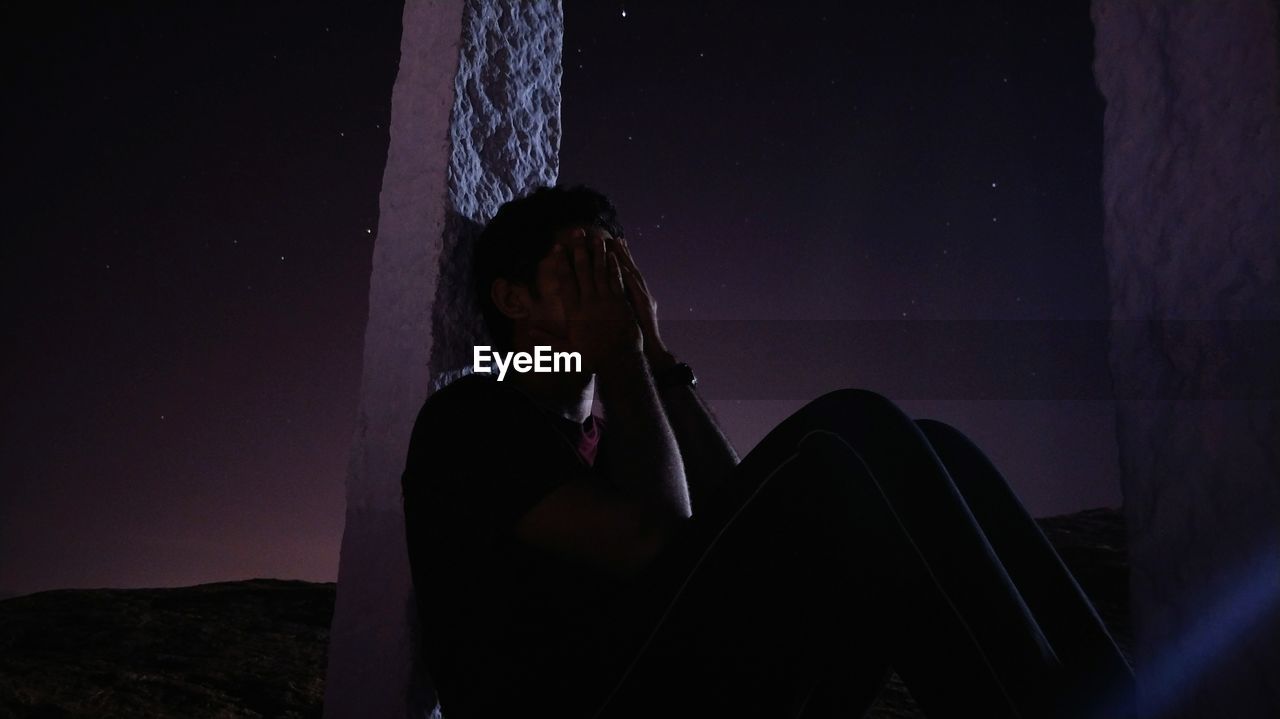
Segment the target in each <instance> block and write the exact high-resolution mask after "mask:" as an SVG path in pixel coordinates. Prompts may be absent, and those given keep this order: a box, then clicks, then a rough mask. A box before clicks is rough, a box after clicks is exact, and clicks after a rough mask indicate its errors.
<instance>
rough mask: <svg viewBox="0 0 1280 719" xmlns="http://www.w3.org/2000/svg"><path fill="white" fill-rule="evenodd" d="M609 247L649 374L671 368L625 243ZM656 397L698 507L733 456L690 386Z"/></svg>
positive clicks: (654, 307) (654, 309) (652, 304)
mask: <svg viewBox="0 0 1280 719" xmlns="http://www.w3.org/2000/svg"><path fill="white" fill-rule="evenodd" d="M615 246H616V248H617V254H618V258H619V260H620V264H621V267H622V276H623V281H624V283H625V284H626V287H627V298H628V301H629V302H630V303H631V306H632V307H633V308H634V309H635V312H636V315H637V320H638V322H639V324H640V329H641V333H642V335H643V338H644V353H645V356H646V358H647V360H648V362H649V364H650V366H651V367H652V369H653V370H654V371H656V372H660V371H662V370H665V369H668V368H670V367H672V366H674V365H675V364H676V359H675V356H674V355H672V354H671V352H669V351H668V350H667V348H666V346H665V345H664V344H663V342H662V337H661V335H659V334H658V303H657V302H656V301H655V300H654V299H653V295H652V294H650V292H649V288H648V286H647V285H646V284H645V281H644V277H643V276H642V275H641V274H640V270H639V269H638V268H637V267H636V264H635V260H634V259H633V258H632V257H631V250H630V249H629V248H628V247H627V241H626V240H625V239H620V240H618V241H617V242H616V243H615ZM658 394H659V397H660V398H661V401H662V407H663V411H664V413H665V414H666V417H667V420H668V421H669V422H670V424H671V428H672V430H673V431H674V432H675V436H676V442H677V444H678V446H679V448H680V456H681V458H682V459H683V460H684V471H685V478H686V480H687V481H688V485H689V495H690V497H691V499H692V504H693V506H695V507H696V506H700V505H702V504H703V503H704V502H705V501H706V499H707V498H708V497H709V496H710V495H712V494H714V493H715V492H716V491H717V490H718V489H719V488H720V487H721V486H723V484H724V482H725V481H726V479H727V478H728V476H729V474H730V473H731V472H732V471H733V468H734V467H736V466H738V453H737V451H735V450H734V448H733V444H732V443H730V442H729V438H728V437H726V436H725V434H724V431H723V430H721V429H720V425H719V423H717V422H716V420H715V416H714V415H713V414H712V413H711V408H710V407H708V406H707V404H706V402H704V401H703V399H702V397H700V396H699V395H698V393H697V391H696V390H695V389H694V388H693V387H690V386H682V387H662V388H659V389H658Z"/></svg>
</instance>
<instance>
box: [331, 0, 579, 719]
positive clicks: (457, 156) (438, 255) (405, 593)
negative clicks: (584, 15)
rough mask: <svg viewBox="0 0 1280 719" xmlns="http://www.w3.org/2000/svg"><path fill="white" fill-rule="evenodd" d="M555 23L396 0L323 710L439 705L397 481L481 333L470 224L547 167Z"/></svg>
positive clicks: (496, 4) (557, 38)
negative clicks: (419, 635)
mask: <svg viewBox="0 0 1280 719" xmlns="http://www.w3.org/2000/svg"><path fill="white" fill-rule="evenodd" d="M563 27H564V25H563V15H562V10H561V7H560V3H559V2H558V0H546V1H542V2H534V1H530V0H406V2H405V8H404V23H403V35H402V38H401V42H400V67H399V71H398V73H397V75H396V82H395V87H394V89H393V91H392V96H391V128H390V132H391V141H390V146H389V147H388V150H387V165H386V170H385V172H384V173H383V179H382V194H381V197H380V200H379V220H378V235H377V240H376V243H375V245H374V251H373V269H372V276H371V278H370V284H369V321H368V325H367V328H366V330H365V346H364V368H363V372H362V380H361V390H360V407H359V414H358V417H357V421H356V430H355V436H354V438H353V445H352V451H351V458H350V462H349V466H348V473H347V511H346V529H345V531H344V533H343V537H342V556H341V561H340V565H339V571H338V595H337V606H336V608H335V611H334V617H333V625H332V632H331V635H330V646H329V663H328V672H327V676H326V686H325V715H326V716H328V717H360V718H363V717H379V718H380V719H382V718H387V717H422V716H426V715H428V714H429V713H430V712H431V710H432V709H433V708H435V707H436V701H435V696H434V691H433V688H432V687H431V684H430V680H429V678H428V677H427V676H426V675H425V671H424V670H423V668H422V666H421V663H420V661H419V659H418V656H417V646H416V639H415V628H416V624H417V621H416V615H415V609H414V604H413V597H412V590H413V588H412V582H411V580H410V576H409V565H408V556H407V553H406V550H405V539H404V517H403V514H402V508H401V504H400V475H401V472H402V471H403V470H404V461H405V455H406V451H407V449H408V442H409V435H410V432H411V430H412V428H413V422H414V420H415V418H416V416H417V413H418V410H419V409H420V408H421V406H422V403H423V401H424V400H425V399H426V396H427V394H428V391H429V387H430V385H431V381H432V379H433V378H434V377H438V376H439V375H440V374H441V373H442V372H445V371H447V370H449V369H452V368H455V367H457V366H460V365H463V364H466V363H467V362H469V361H470V351H471V346H472V344H473V343H474V342H475V340H476V339H477V338H478V337H479V334H478V333H479V332H481V329H480V327H481V325H480V318H479V314H478V312H477V310H476V308H475V306H474V303H473V302H472V300H471V296H470V292H469V284H468V274H469V271H470V263H469V262H468V261H467V260H468V257H469V254H468V253H469V248H470V240H471V238H472V237H473V236H474V231H475V229H476V228H477V227H478V226H479V225H480V224H482V223H483V222H485V221H486V220H487V219H488V218H489V217H490V216H492V214H493V213H494V212H495V211H496V210H497V208H498V206H499V205H500V204H501V203H503V202H505V201H506V200H508V199H511V198H512V197H514V196H517V195H520V194H523V193H524V192H525V191H526V190H528V189H529V188H531V187H532V186H534V185H540V184H553V183H554V182H555V179H556V175H557V174H558V171H559V160H558V154H559V148H560V74H561V64H560V63H561V43H562V38H563ZM426 591H431V589H430V588H427V589H426ZM495 690H496V691H501V688H499V687H495Z"/></svg>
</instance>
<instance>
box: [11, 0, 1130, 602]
mask: <svg viewBox="0 0 1280 719" xmlns="http://www.w3.org/2000/svg"><path fill="white" fill-rule="evenodd" d="M825 5H826V9H825V11H809V10H804V9H802V7H803V6H799V5H797V6H795V7H789V6H788V7H787V9H786V11H785V12H784V11H780V10H778V9H776V8H777V7H778V6H776V5H775V4H772V3H758V4H740V3H732V2H706V3H701V2H674V1H672V2H664V3H658V2H629V3H625V4H622V3H615V2H587V1H585V0H566V2H565V15H566V36H565V44H564V80H563V133H564V134H563V145H562V152H561V180H562V181H564V182H586V183H589V184H591V185H594V186H596V187H598V188H600V189H601V190H603V191H605V192H607V193H608V194H609V195H610V196H611V197H612V198H613V199H614V200H615V202H616V203H617V204H618V206H619V208H620V211H621V215H622V220H623V222H624V224H625V225H626V228H627V236H628V238H629V239H630V243H631V245H632V247H633V249H634V251H635V254H636V256H637V260H638V262H639V263H640V267H641V269H642V270H643V271H644V272H645V274H646V276H647V278H648V282H649V284H650V286H651V288H652V289H653V290H654V292H655V295H656V297H657V299H658V301H659V303H660V310H661V316H662V317H663V318H664V320H665V323H666V324H664V327H669V328H670V329H669V330H665V331H664V334H666V335H667V336H668V339H669V340H670V344H671V345H672V349H673V350H674V351H676V352H677V353H678V354H680V355H682V356H683V357H684V358H686V359H687V360H688V361H689V362H690V363H691V364H692V365H693V366H694V367H695V369H696V370H697V371H698V374H699V376H700V380H701V384H700V386H702V387H705V388H706V392H707V394H708V396H711V397H713V398H714V399H715V401H714V408H715V410H716V411H717V413H718V414H719V416H720V418H721V420H722V422H723V423H724V425H725V426H726V428H727V429H728V430H729V432H730V434H731V436H732V438H733V439H734V440H735V442H736V444H737V445H738V447H739V450H740V451H745V450H746V449H749V448H750V447H751V446H752V445H753V444H754V443H755V442H756V441H757V440H758V439H759V438H760V437H761V436H762V435H763V434H764V432H765V431H767V429H768V428H769V427H770V426H772V425H773V424H775V423H776V422H777V421H778V420H780V419H781V418H782V417H783V416H785V414H786V413H787V412H788V411H790V410H793V409H795V408H797V407H799V406H800V405H801V404H802V403H803V400H804V399H807V398H810V397H812V396H813V395H814V394H815V393H816V392H818V391H821V390H822V389H824V388H825V389H834V388H836V387H837V386H861V387H866V388H868V389H873V390H877V391H881V392H883V393H885V394H887V395H889V396H891V397H893V398H895V399H897V400H899V403H900V404H901V405H902V406H903V407H904V409H907V410H908V411H909V412H910V413H911V414H913V415H914V416H920V417H923V416H933V417H937V418H940V419H944V420H947V421H950V422H952V423H953V424H956V425H957V426H959V427H960V428H961V429H963V430H965V431H966V432H968V433H969V434H970V435H971V436H972V437H974V439H975V440H977V441H978V443H979V444H980V445H981V446H983V447H984V448H986V449H987V450H988V452H989V454H990V455H991V456H992V458H993V459H994V460H995V461H996V464H997V465H998V466H999V467H1001V468H1002V469H1003V470H1004V471H1005V472H1006V474H1007V475H1008V476H1009V478H1010V481H1011V482H1012V483H1013V484H1014V487H1015V489H1016V490H1017V491H1018V492H1019V494H1020V495H1021V496H1022V497H1023V498H1024V500H1025V501H1026V503H1027V504H1028V506H1029V507H1030V508H1031V510H1032V512H1033V513H1034V514H1037V515H1041V514H1050V513H1057V512H1065V511H1074V510H1077V509H1082V508H1086V507H1095V506H1103V505H1110V506H1115V505H1118V503H1119V489H1118V484H1117V482H1118V479H1117V472H1118V469H1117V467H1116V458H1115V442H1114V436H1113V432H1114V429H1113V424H1112V415H1111V412H1112V407H1111V404H1110V403H1109V402H1108V401H1106V399H1105V392H1100V391H1099V390H1098V388H1100V387H1103V388H1105V383H1106V378H1105V370H1104V369H1103V368H1104V367H1105V365H1104V361H1105V357H1104V355H1103V352H1104V349H1103V345H1102V344H1101V342H1100V341H1099V339H1098V336H1097V333H1096V331H1095V330H1094V329H1093V328H1100V327H1101V325H1100V324H1098V323H1090V322H1076V323H1066V324H1063V323H1062V321H1064V320H1097V319H1101V318H1105V317H1106V316H1107V297H1106V275H1105V266H1104V263H1103V255H1102V244H1101V205H1100V203H1101V191H1100V186H1099V179H1100V174H1101V140H1102V130H1101V116H1102V100H1101V97H1100V96H1099V95H1098V92H1097V90H1096V88H1095V86H1094V84H1093V77H1092V72H1091V62H1092V28H1091V26H1090V23H1089V17H1088V3H1087V2H1085V1H1084V0H1078V1H1074V2H1043V3H1021V2H1013V1H1012V0H1010V1H1009V2H985V1H984V2H978V3H963V4H957V3H941V2H937V3H923V2H900V3H875V4H863V6H861V7H860V6H859V4H853V3H836V2H830V3H825ZM757 6H759V7H757ZM766 6H773V9H767V8H766ZM13 12H14V11H13V10H12V9H7V10H5V11H4V13H5V14H6V17H4V18H3V21H2V24H3V26H4V28H5V29H4V30H3V33H4V35H5V37H4V44H5V47H6V50H5V52H7V53H10V54H11V57H10V58H8V60H7V62H6V63H5V65H4V67H5V70H4V83H5V102H6V113H5V120H4V121H5V123H6V128H5V133H4V137H5V150H4V152H5V162H4V172H5V183H4V186H5V207H6V212H5V215H6V220H7V221H6V223H5V225H4V227H5V230H6V232H5V242H4V243H3V252H4V255H5V256H4V262H3V272H4V292H5V297H4V300H5V301H4V311H5V314H6V317H5V327H6V328H7V329H6V334H7V335H8V340H7V342H6V346H7V349H6V352H5V353H4V378H5V384H4V395H5V398H4V410H3V411H4V415H3V434H2V437H3V438H2V439H0V443H2V444H0V594H5V593H17V592H28V591H35V590H40V589H48V588H55V587H91V586H162V585H182V584H191V583H196V582H204V581H214V580H223V579H240V578H246V577H251V576H271V577H286V578H302V579H313V580H332V579H333V578H334V577H335V576H336V570H337V562H338V546H339V542H340V539H341V532H342V517H343V508H344V501H343V492H344V489H343V483H344V480H345V471H346V461H347V453H348V448H349V446H350V441H351V435H352V431H353V428H354V417H355V412H356V407H357V402H358V396H357V391H358V384H359V375H360V363H361V352H362V341H363V331H364V321H365V318H366V316H367V312H368V298H367V294H368V287H369V269H370V258H371V252H372V248H373V243H374V239H375V237H376V233H377V221H378V217H377V208H378V192H379V188H380V184H381V175H382V167H383V164H384V161H385V157H386V150H387V141H388V134H387V122H388V118H389V115H390V101H391V87H392V83H393V81H394V79H395V70H396V64H397V62H398V57H399V32H400V27H399V20H400V7H399V6H398V5H396V4H394V3H387V4H378V3H368V4H355V3H349V4H346V6H339V5H336V4H333V5H331V4H327V3H305V4H303V3H295V4H282V3H268V4H258V3H238V4H208V5H199V6H194V5H190V4H181V6H180V7H169V6H165V5H161V4H156V5H155V6H145V5H129V6H127V7H124V6H120V7H116V6H114V5H113V6H112V8H110V9H107V8H105V7H103V6H100V5H94V6H88V7H86V8H82V9H80V10H77V11H75V12H72V11H68V10H66V9H65V8H63V9H60V12H58V13H57V15H58V16H56V17H55V16H47V17H32V16H31V15H30V12H29V10H25V9H24V14H23V16H22V17H17V16H15V15H14V14H13ZM823 12H825V14H823ZM1014 320H1016V321H1018V322H1009V321H1014ZM904 326H906V327H913V328H915V327H933V328H934V330H931V331H934V332H936V333H938V336H944V337H945V338H947V339H946V341H947V342H952V341H954V340H956V338H957V337H959V338H960V340H961V341H959V343H958V346H960V347H961V348H962V349H961V350H958V351H953V352H951V353H950V354H946V355H945V357H944V358H943V359H940V360H938V361H937V364H938V365H939V367H940V368H939V369H938V370H937V371H939V372H943V371H945V372H948V373H953V374H947V377H948V378H949V379H948V380H947V381H946V382H945V383H943V384H941V385H938V384H930V383H929V382H927V381H925V378H926V377H927V376H936V375H933V374H931V372H933V370H931V369H930V365H929V363H928V362H925V361H923V360H922V359H921V357H926V358H927V357H928V356H929V355H930V350H929V348H928V347H925V348H923V349H922V348H920V347H918V346H912V347H910V348H908V349H904V348H903V346H902V345H897V344H894V343H893V342H892V341H890V339H891V337H890V335H892V333H893V332H896V331H897V330H898V329H901V328H902V327H904ZM1046 326H1047V327H1058V326H1072V327H1083V328H1085V329H1084V332H1083V336H1084V338H1083V339H1082V340H1081V341H1079V342H1075V343H1074V344H1072V347H1073V348H1074V349H1073V351H1071V352H1063V351H1059V349H1058V347H1057V345H1055V344H1054V343H1053V342H1048V343H1035V342H1032V343H1031V344H1032V345H1036V346H1038V347H1039V348H1040V350H1042V351H1040V352H1039V353H1037V352H1035V351H1031V352H1030V353H1029V354H1028V353H1022V352H1019V353H1017V357H1018V359H1017V360H1016V362H1015V361H1013V360H1009V359H1008V353H1007V352H1005V350H1006V349H1007V348H1008V347H1016V346H1019V342H1023V343H1024V344H1025V340H1026V336H1027V334H1028V330H1027V329H1026V328H1028V327H1032V328H1040V327H1046ZM1008 328H1014V329H1008ZM1035 331H1040V330H1035ZM965 333H968V334H965ZM823 336H830V337H837V336H838V337H840V338H841V339H839V341H835V340H833V344H832V345H831V346H833V347H841V348H844V349H845V350H846V351H848V352H849V354H848V356H845V355H839V356H836V357H834V359H831V360H830V361H829V363H828V365H826V366H824V367H823V368H822V370H821V371H818V370H814V369H813V367H814V365H813V364H812V362H810V360H808V359H797V357H801V358H803V357H805V355H804V352H802V351H798V350H797V349H796V348H795V347H793V346H787V345H788V344H789V343H791V342H793V341H795V340H796V338H797V337H804V338H811V337H823ZM735 337H736V338H742V337H757V338H765V344H767V345H768V347H769V348H770V349H768V350H762V351H761V352H762V356H759V357H757V356H754V355H753V354H751V353H750V350H751V346H750V345H748V350H749V351H745V352H744V351H743V349H742V347H740V346H739V345H737V344H735V341H734V340H733V339H732V338H735ZM964 337H970V338H974V339H972V341H965V340H964ZM759 344H760V342H759V341H758V340H757V345H756V346H759ZM779 345H781V346H779ZM854 345H856V347H855V348H854V349H849V348H850V347H851V346H854ZM952 349H953V350H954V347H952ZM1033 349H1034V348H1033ZM766 355H767V356H766ZM855 355H856V356H855ZM815 361H816V360H815ZM922 362H923V364H922ZM1015 365H1017V366H1015ZM1024 365H1025V366H1024ZM922 368H923V369H924V370H929V371H928V372H926V371H923V370H922ZM810 370H813V371H810ZM1014 375H1017V377H1018V378H1021V380H1026V378H1029V377H1030V378H1039V379H1035V380H1034V381H1033V382H1032V384H1030V385H1027V384H1025V382H1023V383H1021V384H1019V383H1018V381H1021V380H1018V381H1015V382H1014V384H1010V382H1011V381H1012V380H1011V379H1010V378H1011V377H1014ZM1045 378H1050V379H1045ZM815 388H816V389H815Z"/></svg>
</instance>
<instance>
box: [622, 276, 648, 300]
mask: <svg viewBox="0 0 1280 719" xmlns="http://www.w3.org/2000/svg"><path fill="white" fill-rule="evenodd" d="M622 278H623V285H624V286H625V287H626V290H627V301H629V302H630V303H631V306H632V307H633V308H635V309H636V310H637V311H638V310H641V309H643V308H644V307H645V305H646V304H647V303H648V302H649V299H648V298H647V297H646V296H645V293H644V287H643V285H641V284H640V277H639V276H638V275H637V274H636V272H635V270H633V269H631V268H630V267H623V268H622Z"/></svg>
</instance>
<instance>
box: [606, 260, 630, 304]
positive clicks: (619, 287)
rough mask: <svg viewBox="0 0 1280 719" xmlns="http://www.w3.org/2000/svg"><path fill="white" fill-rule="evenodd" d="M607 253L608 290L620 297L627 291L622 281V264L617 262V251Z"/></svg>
mask: <svg viewBox="0 0 1280 719" xmlns="http://www.w3.org/2000/svg"><path fill="white" fill-rule="evenodd" d="M607 254H608V257H607V261H608V268H607V270H608V277H607V280H608V282H609V292H610V293H611V294H613V295H615V296H618V297H621V296H622V295H623V294H624V293H625V292H626V291H627V288H626V286H625V285H624V284H623V281H622V272H623V270H622V265H621V264H619V262H618V253H616V252H609V253H607Z"/></svg>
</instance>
